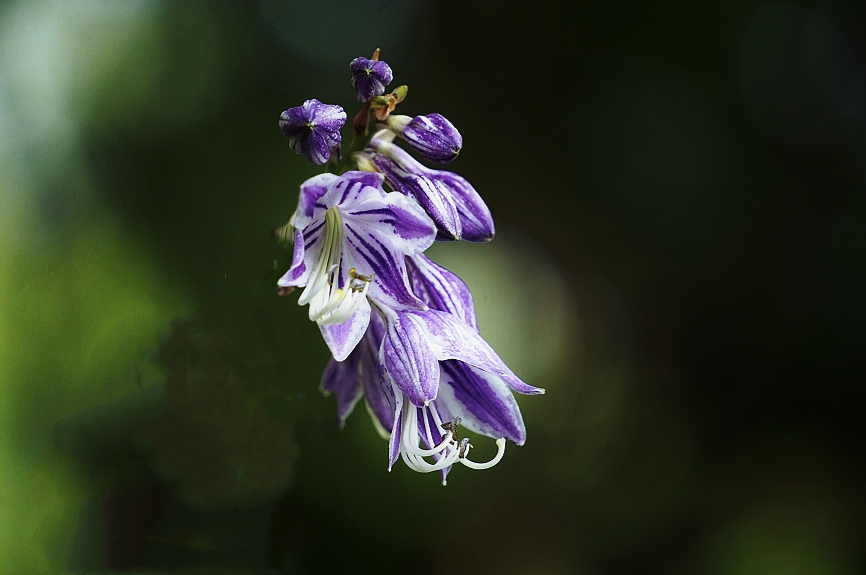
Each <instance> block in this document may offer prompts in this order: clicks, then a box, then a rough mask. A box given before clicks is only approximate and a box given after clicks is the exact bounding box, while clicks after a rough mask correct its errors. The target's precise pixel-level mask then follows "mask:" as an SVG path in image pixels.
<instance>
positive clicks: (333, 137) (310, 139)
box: [279, 99, 346, 165]
mask: <svg viewBox="0 0 866 575" xmlns="http://www.w3.org/2000/svg"><path fill="white" fill-rule="evenodd" d="M345 123H346V112H344V111H343V108H341V107H340V106H332V105H329V104H323V103H321V102H320V101H318V100H315V99H313V100H307V101H306V102H304V104H303V105H302V106H298V107H296V108H289V109H288V110H286V111H285V112H283V113H282V114H280V122H279V124H280V129H282V130H283V133H284V134H285V135H286V136H287V137H288V138H289V146H290V147H291V148H292V150H293V151H294V152H295V153H296V154H301V155H302V156H306V157H307V159H308V160H310V161H311V162H313V163H314V164H318V165H322V164H324V163H325V162H327V161H328V158H330V157H331V148H334V147H336V146H339V145H340V140H341V136H340V128H342V127H343V124H345Z"/></svg>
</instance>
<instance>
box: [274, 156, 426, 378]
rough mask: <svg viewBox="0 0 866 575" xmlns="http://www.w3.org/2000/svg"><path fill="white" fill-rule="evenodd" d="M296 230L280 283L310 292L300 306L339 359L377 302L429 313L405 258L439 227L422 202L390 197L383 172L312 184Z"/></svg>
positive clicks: (304, 190) (327, 177) (304, 191)
mask: <svg viewBox="0 0 866 575" xmlns="http://www.w3.org/2000/svg"><path fill="white" fill-rule="evenodd" d="M292 224H293V226H294V228H295V233H294V254H293V258H292V265H291V267H290V268H289V270H288V271H287V272H286V273H285V275H283V277H281V278H280V279H279V281H278V282H277V283H278V285H280V286H282V287H289V286H296V287H304V288H305V289H304V291H303V292H302V293H301V296H300V298H299V299H298V304H299V305H309V306H310V307H309V314H310V319H311V320H313V321H315V322H316V323H318V324H319V327H320V329H321V331H322V336H323V337H324V339H325V341H326V342H327V344H328V346H329V347H330V349H331V352H332V354H333V356H334V358H335V359H336V360H337V361H342V360H344V359H346V357H348V355H349V353H351V351H352V349H354V347H355V345H356V344H357V343H358V341H360V339H361V337H362V336H363V335H364V333H365V331H366V329H367V325H368V323H369V321H370V301H371V300H372V301H374V302H375V303H376V305H377V306H378V307H379V308H381V309H392V310H408V309H415V310H424V309H426V307H427V306H426V305H425V304H424V302H422V301H421V300H420V299H418V298H417V297H416V296H415V295H414V294H413V293H412V290H411V287H410V285H409V280H408V277H407V273H406V264H405V256H407V255H414V254H418V253H421V252H423V251H424V250H425V249H427V248H428V247H429V246H430V245H431V244H432V243H433V239H434V237H435V234H436V228H435V226H434V225H433V222H432V221H431V220H430V218H429V217H427V215H426V214H425V213H424V211H423V210H421V208H420V207H418V205H417V204H415V203H414V202H412V201H410V200H409V199H407V198H406V197H405V196H402V195H400V194H386V193H385V192H384V190H383V189H382V175H381V174H374V173H369V172H347V173H345V174H343V175H342V176H336V175H334V174H321V175H319V176H315V177H313V178H310V179H309V180H307V181H306V182H304V184H303V185H302V186H301V193H300V200H299V202H298V209H297V211H296V212H295V214H294V216H293V222H292Z"/></svg>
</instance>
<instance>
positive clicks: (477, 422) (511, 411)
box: [436, 360, 526, 445]
mask: <svg viewBox="0 0 866 575" xmlns="http://www.w3.org/2000/svg"><path fill="white" fill-rule="evenodd" d="M440 365H441V368H442V376H441V378H440V380H439V396H438V397H437V398H436V404H437V407H438V408H439V410H440V413H441V412H442V408H441V407H439V406H444V407H445V408H446V409H447V411H448V412H450V414H451V415H452V416H457V417H460V418H461V420H462V421H461V425H464V426H466V427H467V428H468V429H469V430H471V431H474V432H476V433H481V434H483V435H486V436H488V437H493V438H500V437H505V438H507V439H510V440H511V441H513V442H514V443H516V444H517V445H523V443H524V442H525V441H526V427H525V426H524V424H523V417H522V416H521V415H520V408H519V407H518V406H517V402H516V401H515V400H514V396H513V395H512V393H511V390H510V389H509V388H508V385H506V383H505V382H504V381H503V380H502V378H501V377H498V376H496V375H492V374H490V373H486V372H484V371H481V370H479V369H476V368H474V367H470V366H468V365H466V364H465V363H461V362H459V361H454V360H449V361H443V362H442V363H441V364H440Z"/></svg>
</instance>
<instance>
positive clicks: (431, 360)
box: [322, 255, 544, 481]
mask: <svg viewBox="0 0 866 575" xmlns="http://www.w3.org/2000/svg"><path fill="white" fill-rule="evenodd" d="M408 268H409V275H410V278H411V280H412V285H413V288H414V289H415V291H416V294H418V295H419V296H421V297H422V299H424V300H425V301H426V303H427V304H428V305H429V306H430V308H431V309H429V310H427V311H401V312H393V311H389V310H383V311H384V314H383V315H384V322H383V321H382V320H381V319H380V318H378V317H375V316H374V317H375V319H374V320H373V321H371V322H370V326H369V329H368V331H367V333H366V335H365V337H364V339H363V340H362V343H361V344H359V345H358V346H357V347H356V348H355V350H354V351H353V353H352V354H351V355H350V356H349V358H348V359H347V360H346V361H345V362H343V363H338V362H335V361H332V362H331V364H329V366H328V368H327V369H326V370H325V375H324V377H323V380H322V389H323V390H325V391H327V392H330V393H333V394H334V395H335V396H336V399H337V405H338V414H339V419H340V421H341V423H343V422H344V421H345V418H346V417H348V415H349V414H350V413H351V411H352V409H353V407H354V405H355V404H356V403H357V401H358V400H359V399H360V398H361V396H362V395H363V396H364V397H365V399H366V403H367V408H368V411H369V412H370V415H371V417H372V418H373V421H374V424H375V425H376V428H377V429H378V430H379V431H380V433H381V434H382V435H383V436H384V437H386V438H387V439H389V440H390V442H389V462H388V468H389V469H390V468H391V466H393V464H394V463H395V462H396V460H397V459H398V458H402V459H403V461H404V462H405V463H406V464H407V465H408V466H409V467H410V468H411V469H413V470H415V471H419V472H424V473H426V472H431V471H440V472H442V475H443V481H444V479H445V476H446V475H447V473H448V471H449V470H450V468H451V466H452V465H453V464H454V463H462V464H463V465H465V466H467V467H471V468H474V469H486V468H488V467H492V466H493V465H495V464H496V463H498V462H499V461H500V459H501V458H502V455H503V454H504V451H505V440H506V439H509V440H511V441H513V442H514V443H516V444H517V445H523V443H524V441H525V440H526V429H525V427H524V424H523V418H522V416H521V414H520V409H519V408H518V406H517V402H516V401H515V400H514V396H513V395H512V390H514V391H517V392H519V393H524V394H540V393H543V392H544V391H543V390H542V389H539V388H536V387H533V386H530V385H528V384H526V383H524V382H523V381H522V380H520V378H518V377H517V376H516V375H514V373H513V372H512V371H511V370H510V369H508V367H507V366H506V365H505V364H504V363H503V362H502V360H501V359H500V358H499V356H498V355H496V353H495V352H494V351H493V350H492V349H491V348H490V346H489V345H487V343H486V342H485V341H484V340H483V339H482V338H481V336H480V335H478V332H477V322H476V318H475V310H474V308H473V304H472V296H471V294H470V293H469V290H468V288H467V287H466V285H465V284H464V283H463V281H462V280H460V278H458V277H457V276H456V275H454V274H453V273H452V272H450V271H448V270H446V269H445V268H442V267H440V266H438V265H437V264H435V263H434V262H432V261H431V260H429V259H428V258H427V257H425V256H423V255H421V256H415V257H411V258H409V264H408ZM377 355H378V358H377ZM458 425H463V426H464V427H465V428H466V429H468V430H470V431H473V432H476V433H480V434H482V435H486V436H488V437H492V438H495V439H496V444H497V447H498V450H497V454H496V456H495V457H494V458H493V459H492V460H490V461H488V462H486V463H478V462H475V461H472V460H471V459H469V458H468V457H467V455H468V453H469V449H470V448H471V447H472V446H471V444H469V443H468V439H466V438H464V439H462V440H461V439H460V438H459V436H458V430H457V427H458ZM443 432H444V433H443ZM427 459H432V460H433V461H432V462H431V461H428V460H427Z"/></svg>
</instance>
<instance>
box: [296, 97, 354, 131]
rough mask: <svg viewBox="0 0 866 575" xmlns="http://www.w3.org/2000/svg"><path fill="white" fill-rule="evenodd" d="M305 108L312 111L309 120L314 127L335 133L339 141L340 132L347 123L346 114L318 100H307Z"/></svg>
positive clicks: (337, 107)
mask: <svg viewBox="0 0 866 575" xmlns="http://www.w3.org/2000/svg"><path fill="white" fill-rule="evenodd" d="M304 108H306V109H308V110H310V111H309V112H308V113H309V116H308V117H309V118H310V121H311V122H312V123H313V125H314V126H315V127H317V128H322V129H323V131H324V130H327V131H328V132H334V133H336V134H337V140H338V141H339V130H340V128H342V127H343V124H345V123H346V117H347V116H346V112H345V111H344V110H343V108H341V107H340V106H337V105H335V104H323V103H322V102H320V101H318V100H315V99H313V100H307V101H306V102H304Z"/></svg>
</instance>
